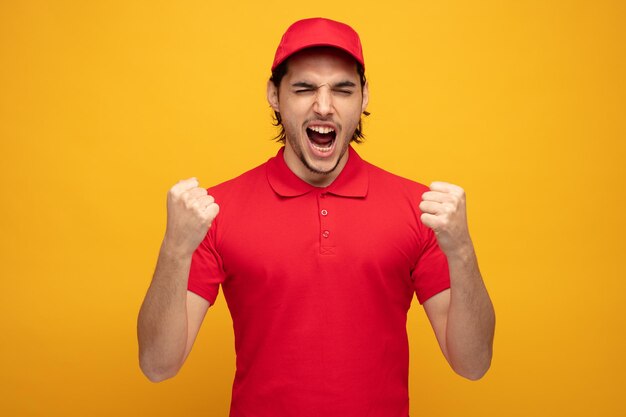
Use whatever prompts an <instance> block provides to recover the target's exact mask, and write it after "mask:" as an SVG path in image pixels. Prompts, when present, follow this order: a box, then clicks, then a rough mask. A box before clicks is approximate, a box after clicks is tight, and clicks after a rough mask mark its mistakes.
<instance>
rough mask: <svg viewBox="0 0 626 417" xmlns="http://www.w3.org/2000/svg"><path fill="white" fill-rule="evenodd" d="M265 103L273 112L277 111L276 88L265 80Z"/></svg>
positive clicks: (270, 81)
mask: <svg viewBox="0 0 626 417" xmlns="http://www.w3.org/2000/svg"><path fill="white" fill-rule="evenodd" d="M267 102H268V103H269V104H270V107H271V108H272V109H274V111H276V112H277V111H278V88H277V87H276V86H275V85H274V83H273V82H272V80H267Z"/></svg>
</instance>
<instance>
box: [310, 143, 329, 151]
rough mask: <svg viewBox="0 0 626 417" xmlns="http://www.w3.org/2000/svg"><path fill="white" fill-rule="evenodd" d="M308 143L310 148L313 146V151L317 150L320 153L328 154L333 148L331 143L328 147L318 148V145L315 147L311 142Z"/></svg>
mask: <svg viewBox="0 0 626 417" xmlns="http://www.w3.org/2000/svg"><path fill="white" fill-rule="evenodd" d="M310 143H311V146H313V147H314V148H315V149H317V150H318V151H320V152H330V150H331V148H332V147H333V143H332V142H331V143H330V145H328V146H319V145H316V144H314V143H312V142H310Z"/></svg>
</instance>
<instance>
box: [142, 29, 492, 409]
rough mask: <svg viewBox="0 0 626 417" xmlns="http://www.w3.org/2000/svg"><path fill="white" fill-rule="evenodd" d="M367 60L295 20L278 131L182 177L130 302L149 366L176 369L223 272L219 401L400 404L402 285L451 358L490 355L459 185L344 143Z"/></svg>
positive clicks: (287, 37)
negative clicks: (210, 182) (243, 161)
mask: <svg viewBox="0 0 626 417" xmlns="http://www.w3.org/2000/svg"><path fill="white" fill-rule="evenodd" d="M364 68H365V64H364V61H363V54H362V50H361V44H360V40H359V37H358V35H357V34H356V32H354V30H353V29H352V28H350V27H349V26H347V25H344V24H342V23H339V22H335V21H332V20H328V19H321V18H315V19H306V20H302V21H298V22H296V23H294V24H293V25H292V26H291V27H290V28H289V29H288V30H287V32H286V33H285V34H284V36H283V38H282V40H281V43H280V45H279V47H278V49H277V52H276V56H275V60H274V64H273V65H272V79H270V81H269V82H268V87H267V98H268V101H269V103H270V106H271V107H272V108H273V110H274V111H275V113H276V116H277V121H278V123H279V124H280V126H281V129H282V130H281V138H282V140H284V143H285V146H284V147H283V148H282V149H281V150H280V151H279V152H278V154H277V155H276V156H275V157H274V158H271V159H270V160H269V161H268V162H267V163H265V164H263V165H261V166H259V167H257V168H255V169H253V170H251V171H249V172H247V173H245V174H243V175H241V176H240V177H237V178H235V179H233V180H230V181H227V182H225V183H223V184H220V185H217V186H215V187H213V188H210V189H209V190H208V191H207V190H206V189H204V188H200V187H199V184H198V181H197V180H196V179H195V178H191V179H187V180H183V181H180V182H179V183H178V184H176V185H175V186H174V187H172V189H171V190H170V192H169V194H168V218H167V230H166V233H165V237H164V240H163V244H162V247H161V252H160V255H159V260H158V263H157V268H156V271H155V274H154V277H153V280H152V284H151V285H150V288H149V290H148V293H147V295H146V299H145V301H144V303H143V306H142V308H141V312H140V314H139V323H138V335H139V347H140V364H141V368H142V370H143V371H144V373H145V374H146V375H147V376H148V378H149V379H150V380H152V381H160V380H163V379H166V378H170V377H172V376H174V375H175V374H176V373H177V372H178V370H179V369H180V367H181V366H182V364H183V363H184V361H185V358H186V357H187V355H188V353H189V351H190V349H191V346H192V345H193V342H194V340H195V337H196V335H197V333H198V330H199V328H200V325H201V323H202V320H203V318H204V316H205V314H206V312H207V309H208V308H209V306H210V305H211V304H212V303H213V302H214V301H215V298H216V296H217V293H218V288H219V286H220V285H221V286H222V289H223V291H224V296H225V298H226V301H227V303H228V307H229V309H230V312H231V315H232V319H233V326H234V331H235V342H236V353H237V370H236V376H235V381H234V385H233V395H232V402H231V416H235V417H239V416H242V417H243V416H272V417H275V416H298V417H303V416H341V417H348V416H359V417H362V416H366V415H367V416H385V417H396V416H397V417H400V416H403V417H406V416H407V415H408V410H409V408H408V407H409V405H408V398H409V396H408V341H407V334H406V315H407V311H408V309H409V307H410V303H411V300H412V298H413V294H416V295H417V298H418V300H419V302H420V303H421V304H423V306H424V309H425V311H426V313H427V316H428V318H429V320H430V322H431V324H432V327H433V329H434V333H435V336H436V337H437V340H438V342H439V345H440V346H441V350H442V352H443V354H444V355H445V357H446V359H447V360H448V362H449V363H450V365H451V366H452V368H453V369H454V370H455V371H456V372H457V373H459V374H460V375H462V376H464V377H466V378H469V379H478V378H480V377H481V376H482V375H483V374H484V373H485V372H486V371H487V369H488V368H489V365H490V361H491V355H492V343H493V332H494V322H495V318H494V312H493V307H492V305H491V301H490V299H489V296H488V295H487V291H486V289H485V286H484V284H483V281H482V278H481V276H480V273H479V270H478V265H477V261H476V257H475V254H474V249H473V246H472V242H471V239H470V236H469V233H468V228H467V221H466V214H465V197H464V193H463V190H462V189H461V188H459V187H457V186H455V185H452V184H446V183H440V182H437V183H433V184H431V187H430V189H428V188H427V187H425V186H423V185H421V184H418V183H415V182H412V181H410V180H407V179H403V178H400V177H397V176H395V175H393V174H390V173H388V172H385V171H383V170H381V169H379V168H377V167H375V166H373V165H371V164H369V163H367V162H365V161H363V160H362V159H361V158H360V157H359V156H358V154H357V153H356V152H355V151H354V149H352V147H351V146H350V142H351V141H358V139H359V137H360V117H361V114H362V113H364V112H365V109H366V107H367V103H368V97H369V93H368V86H367V82H366V81H365V76H364ZM218 203H219V206H218ZM218 212H219V215H218Z"/></svg>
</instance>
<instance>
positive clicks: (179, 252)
mask: <svg viewBox="0 0 626 417" xmlns="http://www.w3.org/2000/svg"><path fill="white" fill-rule="evenodd" d="M194 251H195V249H194V250H192V249H190V248H189V247H187V245H181V244H178V243H176V242H175V241H173V240H172V239H170V238H169V237H168V236H167V234H166V235H165V237H164V238H163V243H162V244H161V255H162V256H165V257H167V258H169V259H172V260H179V261H188V260H190V259H191V256H192V255H193V253H194Z"/></svg>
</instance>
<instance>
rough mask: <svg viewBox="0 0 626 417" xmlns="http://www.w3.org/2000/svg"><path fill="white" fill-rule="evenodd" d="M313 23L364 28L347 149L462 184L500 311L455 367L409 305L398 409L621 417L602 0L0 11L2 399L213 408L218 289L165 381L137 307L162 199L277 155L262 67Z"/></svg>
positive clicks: (616, 219) (94, 412)
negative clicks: (469, 374) (141, 339)
mask: <svg viewBox="0 0 626 417" xmlns="http://www.w3.org/2000/svg"><path fill="white" fill-rule="evenodd" d="M315 15H323V16H327V17H330V18H334V19H338V20H342V21H345V22H348V23H350V24H351V25H353V26H354V27H355V28H356V29H357V31H359V32H360V34H361V37H362V41H363V44H364V48H365V59H366V64H367V75H368V78H369V81H370V91H371V99H370V107H369V110H370V111H371V113H372V115H371V116H370V117H369V118H368V119H367V120H366V123H365V132H366V134H367V137H368V138H367V141H366V143H365V144H364V145H362V146H359V147H358V150H359V152H360V153H361V155H362V156H364V157H365V158H366V159H368V160H370V161H371V162H373V163H375V164H378V165H380V166H381V167H383V168H386V169H388V170H390V171H393V172H396V173H398V174H401V175H403V176H406V177H410V178H412V179H415V180H418V181H420V182H424V183H427V184H428V183H430V182H431V181H433V180H445V181H450V182H455V183H458V184H460V185H462V186H463V187H464V188H465V189H466V191H467V194H468V204H469V219H470V226H471V231H472V236H473V239H474V242H475V244H476V247H477V252H478V255H479V260H480V264H481V269H482V272H483V275H484V277H485V280H486V283H487V286H488V288H489V290H490V293H491V295H492V298H493V301H494V304H495V306H496V310H497V318H498V323H497V332H496V343H495V356H494V360H493V365H492V369H491V371H490V372H489V373H488V374H487V376H486V377H485V378H484V379H483V380H481V381H479V382H469V381H465V380H463V379H461V378H460V377H457V376H456V375H454V374H453V372H452V371H451V370H449V368H448V366H447V364H446V363H445V361H444V359H443V357H442V355H441V354H440V353H439V351H438V348H437V346H436V342H435V338H434V336H433V335H432V331H431V330H430V328H429V326H428V323H427V321H426V319H425V315H424V313H423V312H422V310H421V308H418V305H417V303H414V306H413V307H414V308H413V309H412V310H411V312H410V318H409V324H408V326H409V334H410V342H411V369H410V386H411V415H413V416H528V415H532V416H585V417H587V416H595V415H597V416H623V415H626V405H625V403H624V402H623V401H619V400H618V397H620V396H621V395H623V393H624V390H625V388H626V377H625V375H626V364H625V360H624V354H625V353H626V342H625V328H626V326H625V324H626V323H625V321H626V320H625V316H626V314H625V313H624V308H623V304H624V294H625V293H626V285H625V284H624V280H625V278H626V267H625V266H624V263H625V256H626V251H625V249H626V245H625V243H624V239H625V237H626V220H625V217H624V215H625V213H626V202H625V197H624V193H625V192H626V168H625V165H626V164H625V159H626V146H625V144H624V142H625V141H626V135H625V133H626V132H625V131H626V129H625V123H624V120H625V117H624V115H625V110H626V103H625V101H626V86H625V75H626V65H625V63H626V56H625V48H624V45H625V44H626V39H625V38H626V36H625V35H626V29H625V27H626V25H625V22H626V7H625V3H624V2H621V1H593V0H588V1H574V0H572V1H543V0H536V1H512V2H503V1H496V0H494V1H478V2H475V1H416V2H411V1H408V0H406V1H394V0H388V1H378V2H369V1H364V0H361V1H345V2H340V1H336V0H332V1H326V0H321V1H316V2H308V3H306V4H305V3H302V2H291V3H288V2H284V1H276V0H267V1H264V2H256V1H252V0H249V1H239V2H238V1H231V2H217V1H180V2H173V1H172V2H166V1H84V2H83V1H56V2H52V1H49V2H45V1H17V0H16V1H9V0H5V1H2V2H1V3H0V139H1V144H0V155H1V160H0V167H1V168H0V194H1V198H2V199H1V205H0V273H1V275H2V276H1V287H0V288H1V290H0V308H1V310H0V326H1V334H2V341H1V342H0V360H1V361H2V362H1V369H2V377H1V379H0V396H1V399H0V414H1V415H3V416H13V415H19V416H111V415H118V416H119V415H129V416H130V415H150V416H173V415H186V416H226V415H227V410H228V406H229V401H230V387H231V383H232V378H233V372H234V353H233V349H234V348H233V336H232V328H231V323H230V317H229V315H228V311H227V310H226V305H225V302H224V300H223V298H222V297H221V295H220V298H218V301H217V305H216V306H215V307H213V308H211V310H209V314H208V316H207V319H206V320H205V323H204V326H203V328H202V330H201V333H200V336H199V339H198V341H197V344H196V346H195V349H194V351H193V352H192V355H191V357H190V358H189V360H188V362H187V364H186V365H185V367H184V368H183V370H182V371H181V372H180V374H179V375H178V376H177V377H176V378H175V379H173V380H170V381H167V382H163V383H161V384H156V385H155V384H152V383H150V382H148V381H147V380H146V379H145V378H144V377H143V376H142V375H141V373H140V371H139V368H138V364H137V346H136V336H135V326H136V316H137V312H138V309H139V306H140V303H141V301H142V299H143V296H144V294H145V290H146V289H147V286H148V284H149V281H150V278H151V274H152V271H153V267H154V263H155V260H156V256H157V252H158V248H159V244H160V239H161V237H162V234H163V231H164V225H165V194H166V192H167V190H168V189H169V187H170V186H171V185H172V184H173V183H174V182H176V181H177V180H178V179H180V178H185V177H189V176H192V175H193V176H197V177H198V178H200V180H201V182H202V184H203V185H205V186H209V185H212V184H215V183H218V182H221V181H223V180H225V179H228V178H231V177H233V176H235V175H237V174H239V173H241V172H243V171H244V170H247V169H249V168H251V167H253V166H256V165H257V164H259V163H261V162H263V161H265V160H266V159H267V158H268V157H270V156H272V155H273V154H274V153H275V152H276V149H277V147H278V145H277V144H275V143H274V142H272V141H271V137H272V136H273V134H274V133H275V130H274V128H273V127H272V126H271V124H270V122H271V112H270V110H269V107H268V106H267V103H266V102H265V83H266V80H267V78H268V76H269V66H270V63H271V61H272V57H273V53H274V49H275V47H276V45H277V43H278V41H279V39H280V36H281V34H282V32H283V31H284V29H285V28H286V27H287V26H288V24H290V23H291V22H292V21H294V20H296V19H299V18H303V17H311V16H315ZM286 250H287V248H286Z"/></svg>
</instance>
